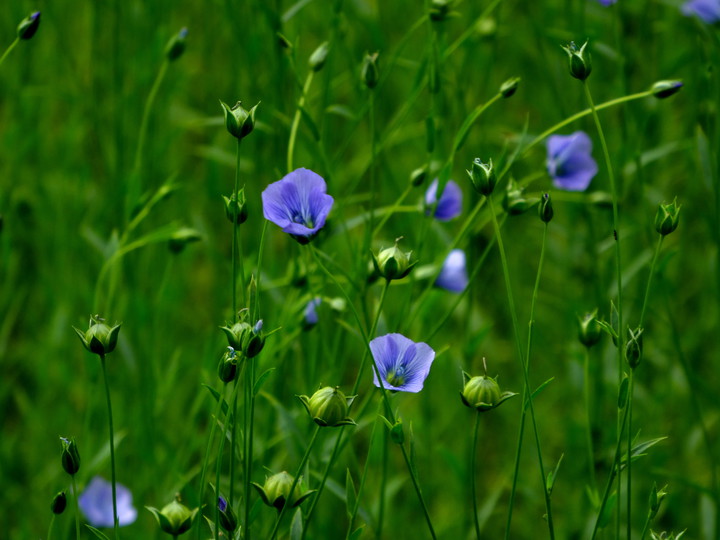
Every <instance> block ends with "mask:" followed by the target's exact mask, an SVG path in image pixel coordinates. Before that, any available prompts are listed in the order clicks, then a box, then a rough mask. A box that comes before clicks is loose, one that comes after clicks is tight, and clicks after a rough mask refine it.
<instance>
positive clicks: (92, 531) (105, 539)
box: [85, 523, 110, 540]
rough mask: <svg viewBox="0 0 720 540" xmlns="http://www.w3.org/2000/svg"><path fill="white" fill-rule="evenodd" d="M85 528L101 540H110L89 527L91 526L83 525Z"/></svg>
mask: <svg viewBox="0 0 720 540" xmlns="http://www.w3.org/2000/svg"><path fill="white" fill-rule="evenodd" d="M85 526H86V527H87V528H88V529H90V532H91V533H93V534H94V535H95V536H97V537H98V538H102V540H110V539H109V538H108V537H107V536H105V534H104V533H102V532H101V531H98V530H97V529H96V528H95V527H91V526H90V525H88V524H87V523H86V524H85Z"/></svg>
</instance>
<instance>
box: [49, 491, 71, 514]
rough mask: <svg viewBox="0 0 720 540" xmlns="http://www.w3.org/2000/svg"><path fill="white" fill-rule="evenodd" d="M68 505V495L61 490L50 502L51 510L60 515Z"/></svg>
mask: <svg viewBox="0 0 720 540" xmlns="http://www.w3.org/2000/svg"><path fill="white" fill-rule="evenodd" d="M66 507H67V496H66V495H65V492H64V491H61V492H60V493H58V494H57V495H55V497H53V500H52V503H50V510H51V511H52V513H53V514H55V515H60V514H62V513H63V512H64V511H65V508H66Z"/></svg>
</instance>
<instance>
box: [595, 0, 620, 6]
mask: <svg viewBox="0 0 720 540" xmlns="http://www.w3.org/2000/svg"><path fill="white" fill-rule="evenodd" d="M597 1H598V2H599V3H601V4H602V5H603V6H610V5H612V4H614V3H615V2H617V0H597Z"/></svg>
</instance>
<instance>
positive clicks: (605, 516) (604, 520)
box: [598, 491, 617, 529]
mask: <svg viewBox="0 0 720 540" xmlns="http://www.w3.org/2000/svg"><path fill="white" fill-rule="evenodd" d="M616 504H617V492H616V491H613V492H612V493H611V494H610V496H609V497H608V499H607V502H606V503H605V508H603V511H602V514H600V519H599V520H598V527H600V528H601V529H602V528H603V527H605V526H606V525H607V524H608V523H610V518H611V517H612V515H613V512H614V511H615V505H616Z"/></svg>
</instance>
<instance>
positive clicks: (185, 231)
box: [168, 227, 202, 253]
mask: <svg viewBox="0 0 720 540" xmlns="http://www.w3.org/2000/svg"><path fill="white" fill-rule="evenodd" d="M200 240H202V236H200V233H199V232H197V231H196V230H195V229H191V228H189V227H183V228H181V229H178V230H177V231H175V232H174V233H173V234H172V236H171V237H170V240H168V248H169V249H170V251H171V252H173V253H180V252H181V251H182V250H183V249H185V246H187V245H188V244H190V243H191V242H198V241H200Z"/></svg>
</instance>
